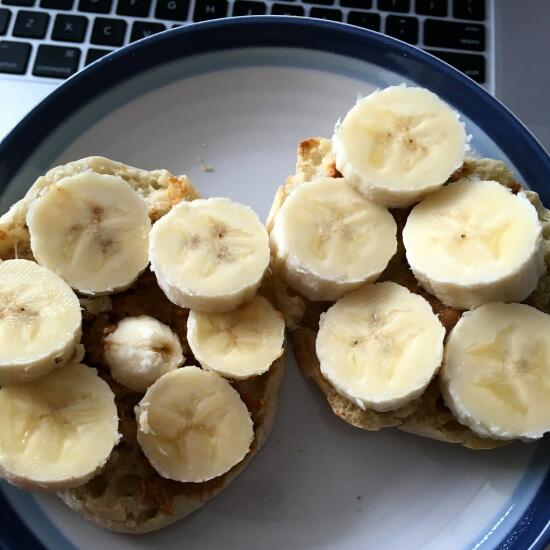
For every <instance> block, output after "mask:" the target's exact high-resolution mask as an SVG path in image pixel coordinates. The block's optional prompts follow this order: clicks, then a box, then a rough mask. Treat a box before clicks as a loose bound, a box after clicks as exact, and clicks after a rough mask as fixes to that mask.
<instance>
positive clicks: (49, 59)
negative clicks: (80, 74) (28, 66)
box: [32, 45, 80, 78]
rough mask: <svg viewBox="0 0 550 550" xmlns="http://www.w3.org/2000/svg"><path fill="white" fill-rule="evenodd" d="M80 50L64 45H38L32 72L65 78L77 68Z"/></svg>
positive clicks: (37, 74) (38, 74)
mask: <svg viewBox="0 0 550 550" xmlns="http://www.w3.org/2000/svg"><path fill="white" fill-rule="evenodd" d="M79 60H80V50H79V49H78V48H68V47H65V46H44V45H42V46H38V52H36V59H35V60H34V67H33V70H32V74H33V75H35V76H49V77H52V78H67V77H69V76H71V75H72V74H74V73H76V71H77V70H78V62H79Z"/></svg>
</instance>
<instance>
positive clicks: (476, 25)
mask: <svg viewBox="0 0 550 550" xmlns="http://www.w3.org/2000/svg"><path fill="white" fill-rule="evenodd" d="M241 15H293V16H296V17H315V18H321V19H329V20H334V21H342V22H346V23H349V24H352V25H357V26H359V27H364V28H368V29H373V30H376V31H379V32H383V33H385V34H388V35H390V36H394V37H396V38H399V39H401V40H403V41H405V42H408V43H410V44H414V45H416V46H418V47H420V48H422V49H424V50H426V51H428V52H430V53H431V54H433V55H435V56H437V57H439V58H441V59H443V60H444V61H446V62H447V63H450V64H451V65H454V66H455V67H456V68H458V69H459V70H461V71H463V72H464V73H465V74H467V75H468V76H469V77H470V78H473V79H474V80H475V81H477V82H478V83H479V84H480V85H482V86H484V87H485V88H486V89H487V90H488V91H489V92H490V93H491V94H494V95H495V96H496V97H497V98H498V99H500V100H501V101H502V102H503V103H504V104H505V105H507V106H508V107H509V108H510V109H511V110H512V111H513V112H514V113H515V114H516V115H517V116H518V117H519V118H520V119H522V120H523V122H524V123H525V124H526V125H527V126H528V127H529V128H530V129H531V131H532V132H533V133H534V134H535V135H536V136H537V137H538V138H539V140H540V141H541V143H542V144H543V145H544V146H545V147H546V148H547V150H548V149H550V109H548V106H547V95H546V91H547V90H548V89H549V88H550V71H548V59H547V53H546V52H547V51H548V47H549V45H550V38H549V36H550V34H549V33H548V32H547V31H548V21H550V2H548V1H547V0H526V1H524V2H518V1H517V0H0V139H1V138H3V137H4V136H5V135H7V133H8V132H9V131H10V130H11V129H12V128H13V127H14V126H15V124H17V122H18V121H19V120H20V119H21V118H22V117H23V116H24V115H25V114H26V113H27V112H28V111H29V110H30V109H32V108H33V107H34V106H35V105H36V104H37V103H38V102H39V101H40V100H41V99H43V98H44V97H46V96H47V95H48V94H49V93H50V92H51V91H52V90H54V89H55V88H56V87H57V86H59V84H61V82H63V80H64V79H66V78H68V77H69V76H71V75H72V74H74V73H75V72H77V71H78V70H80V69H82V68H83V67H85V66H86V65H88V64H90V63H92V62H94V61H95V60H97V59H99V58H100V57H102V56H104V55H106V54H108V53H110V52H111V51H114V50H115V49H116V48H119V47H121V46H123V45H125V44H128V43H130V42H133V41H136V40H139V39H141V38H144V37H147V36H150V35H151V34H154V33H157V32H160V31H163V30H166V29H170V28H173V27H177V26H180V25H189V24H192V23H193V22H197V21H205V20H208V19H216V18H223V17H233V16H241Z"/></svg>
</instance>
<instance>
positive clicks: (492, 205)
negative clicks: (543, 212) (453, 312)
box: [403, 180, 545, 309]
mask: <svg viewBox="0 0 550 550" xmlns="http://www.w3.org/2000/svg"><path fill="white" fill-rule="evenodd" d="M403 243H404V245H405V249H406V251H407V260H408V262H409V265H410V266H411V269H412V270H413V272H414V274H415V276H416V278H417V279H418V281H419V282H420V284H421V285H422V286H423V287H424V288H425V289H426V290H427V291H428V292H430V293H432V294H434V295H435V296H437V297H438V298H439V299H440V300H441V301H442V302H443V303H444V304H446V305H448V306H452V307H455V308H458V309H471V308H474V307H476V306H478V305H480V304H483V303H488V302H496V301H502V302H521V301H523V300H525V299H526V298H527V297H528V296H529V295H530V294H531V292H533V290H534V289H535V288H536V286H537V284H538V281H539V278H540V276H541V275H542V274H543V273H544V271H545V266H544V257H543V243H542V228H541V224H540V221H539V219H538V216H537V211H536V210H535V207H534V206H533V205H532V204H531V203H530V202H529V200H528V199H527V198H526V197H525V196H524V195H523V194H519V195H514V194H512V193H511V191H510V190H509V189H508V188H507V187H504V186H502V185H500V184H499V183H497V182H495V181H470V180H460V181H457V182H454V183H451V184H450V185H448V186H447V187H445V188H444V189H442V190H440V191H438V192H437V193H435V194H433V195H431V196H430V197H428V198H426V199H425V200H424V201H422V202H421V203H420V204H418V205H417V206H415V207H414V208H413V210H412V211H411V213H410V214H409V217H408V219H407V223H406V225H405V229H404V230H403Z"/></svg>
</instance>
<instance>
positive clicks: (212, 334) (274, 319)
mask: <svg viewBox="0 0 550 550" xmlns="http://www.w3.org/2000/svg"><path fill="white" fill-rule="evenodd" d="M284 335H285V322H284V319H283V316H282V314H281V313H279V312H278V311H277V310H276V309H275V308H274V307H273V306H272V305H271V304H270V303H269V302H268V301H267V300H266V299H265V298H264V297H262V296H256V297H255V298H254V299H253V300H252V301H251V302H249V303H247V304H244V305H242V306H241V307H239V308H238V309H235V310H233V311H229V312H226V313H201V312H198V311H190V312H189V318H188V320H187V340H188V342H189V347H190V348H191V351H192V352H193V355H194V356H195V357H196V358H197V360H198V361H199V363H200V364H201V365H202V367H203V368H205V369H209V370H213V371H216V372H217V373H218V374H220V375H222V376H225V377H227V378H235V379H237V380H243V379H245V378H249V377H251V376H257V375H260V374H263V373H264V372H266V371H267V370H268V369H269V367H270V366H271V365H272V363H273V361H275V359H277V358H278V357H280V356H281V355H282V353H283V341H284Z"/></svg>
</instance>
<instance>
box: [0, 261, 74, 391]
mask: <svg viewBox="0 0 550 550" xmlns="http://www.w3.org/2000/svg"><path fill="white" fill-rule="evenodd" d="M81 329H82V313H81V311H80V304H79V302H78V298H77V297H76V294H75V293H74V292H73V291H72V289H71V287H70V286H69V285H68V284H67V283H66V282H65V281H63V279H61V278H59V277H58V276H57V275H56V274H55V273H53V272H52V271H50V270H49V269H46V268H45V267H41V266H39V265H38V264H36V263H35V262H31V261H29V260H6V261H5V262H2V263H0V385H2V386H3V385H6V384H14V383H17V382H28V381H30V380H34V379H35V378H38V377H40V376H43V375H45V374H47V373H48V372H50V371H52V370H53V369H55V368H58V367H61V366H62V365H64V364H66V363H67V362H68V361H69V360H71V359H72V357H73V355H74V353H75V349H76V346H77V344H78V342H79V341H80V336H81V333H82V330H81Z"/></svg>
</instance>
